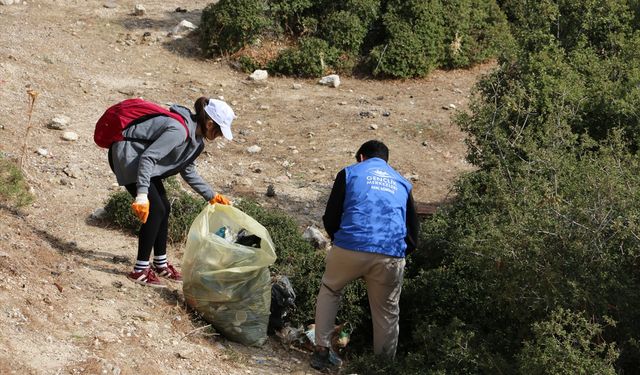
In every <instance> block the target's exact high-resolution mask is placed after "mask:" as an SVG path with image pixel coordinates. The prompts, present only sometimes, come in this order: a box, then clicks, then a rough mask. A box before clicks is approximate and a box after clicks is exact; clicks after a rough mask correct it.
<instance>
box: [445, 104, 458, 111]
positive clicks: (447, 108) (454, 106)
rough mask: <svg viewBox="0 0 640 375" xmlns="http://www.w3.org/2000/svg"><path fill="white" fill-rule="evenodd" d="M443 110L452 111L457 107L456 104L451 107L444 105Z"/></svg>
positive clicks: (450, 105)
mask: <svg viewBox="0 0 640 375" xmlns="http://www.w3.org/2000/svg"><path fill="white" fill-rule="evenodd" d="M442 109H446V110H450V109H456V105H455V104H453V103H452V104H449V105H443V106H442Z"/></svg>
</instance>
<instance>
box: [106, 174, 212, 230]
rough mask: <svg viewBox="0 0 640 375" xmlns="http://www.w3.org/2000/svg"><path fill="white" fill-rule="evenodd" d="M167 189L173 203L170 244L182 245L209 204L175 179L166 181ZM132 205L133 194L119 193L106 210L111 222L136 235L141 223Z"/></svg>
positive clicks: (114, 194) (168, 196) (170, 218)
mask: <svg viewBox="0 0 640 375" xmlns="http://www.w3.org/2000/svg"><path fill="white" fill-rule="evenodd" d="M165 189H166V191H167V198H168V199H169V202H170V203H171V211H170V213H169V229H168V237H167V240H168V241H169V242H170V243H181V242H183V241H185V239H186V237H187V234H188V232H189V228H190V227H191V223H192V222H193V220H194V219H195V218H196V216H198V214H199V213H200V211H202V208H203V207H204V205H205V204H207V203H206V202H204V201H203V199H202V198H200V197H195V196H192V195H190V194H188V193H187V192H185V191H183V190H181V189H180V184H179V182H178V180H177V179H176V178H175V177H172V178H168V179H166V180H165ZM131 203H133V198H132V197H131V194H129V193H128V192H127V191H118V192H115V193H112V194H111V195H110V196H109V198H108V199H107V203H106V204H105V207H104V209H105V211H106V212H107V219H108V220H109V221H111V222H112V223H113V224H115V225H116V226H117V227H119V228H121V229H124V230H128V231H131V232H134V233H135V232H137V231H138V229H139V228H140V221H139V220H138V218H137V217H136V216H135V215H134V214H133V212H132V211H131Z"/></svg>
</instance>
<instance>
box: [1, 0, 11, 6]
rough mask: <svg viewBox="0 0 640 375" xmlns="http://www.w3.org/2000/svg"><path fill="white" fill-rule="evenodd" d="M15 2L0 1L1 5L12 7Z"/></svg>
mask: <svg viewBox="0 0 640 375" xmlns="http://www.w3.org/2000/svg"><path fill="white" fill-rule="evenodd" d="M12 4H13V0H0V5H12Z"/></svg>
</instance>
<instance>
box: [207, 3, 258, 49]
mask: <svg viewBox="0 0 640 375" xmlns="http://www.w3.org/2000/svg"><path fill="white" fill-rule="evenodd" d="M265 9H266V0H220V1H219V2H218V3H212V4H209V5H207V6H206V7H205V8H204V9H203V11H202V16H201V22H200V29H199V32H200V48H202V51H203V53H204V54H205V55H206V56H211V55H213V54H215V53H231V52H235V51H237V50H239V49H240V48H242V47H243V46H244V45H246V44H249V43H251V42H252V41H253V40H254V38H256V37H257V36H258V35H260V33H261V32H263V31H264V28H266V27H267V26H268V25H269V20H268V18H267V17H266V16H265V13H264V11H265Z"/></svg>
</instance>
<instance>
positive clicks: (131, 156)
mask: <svg viewBox="0 0 640 375" xmlns="http://www.w3.org/2000/svg"><path fill="white" fill-rule="evenodd" d="M171 110H172V111H174V112H177V113H179V114H180V115H181V116H182V117H184V119H185V123H186V124H187V127H188V128H189V138H188V139H187V137H186V131H185V129H184V126H182V124H180V123H179V122H178V121H176V120H175V119H173V118H171V117H168V116H156V117H153V118H151V119H149V120H146V121H143V122H141V123H139V124H135V125H132V126H130V127H128V128H127V129H125V130H124V131H123V134H124V136H125V138H134V139H142V140H148V142H138V141H128V140H125V141H121V142H116V143H114V144H113V145H112V146H111V152H110V154H111V160H112V162H113V165H112V167H113V172H114V173H115V175H116V179H117V180H118V184H120V185H128V184H131V183H134V182H135V183H136V185H137V189H138V194H141V193H142V194H146V193H148V191H149V183H150V180H151V178H152V177H169V176H172V175H175V174H178V173H180V175H181V176H182V178H183V179H184V180H185V181H186V182H187V183H188V184H189V186H191V188H192V189H193V190H195V191H196V192H197V193H198V194H200V195H201V196H202V197H203V198H204V199H206V200H210V199H211V198H213V196H214V195H215V193H214V191H213V189H211V186H210V185H209V184H207V183H206V182H205V181H204V180H203V179H202V177H200V175H199V174H198V172H197V171H196V167H195V165H194V160H195V159H196V158H197V157H198V155H199V154H200V152H202V150H203V149H204V139H203V137H199V136H198V137H196V122H195V121H194V120H193V119H192V117H191V111H189V109H188V108H186V107H182V106H178V105H173V106H171Z"/></svg>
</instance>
